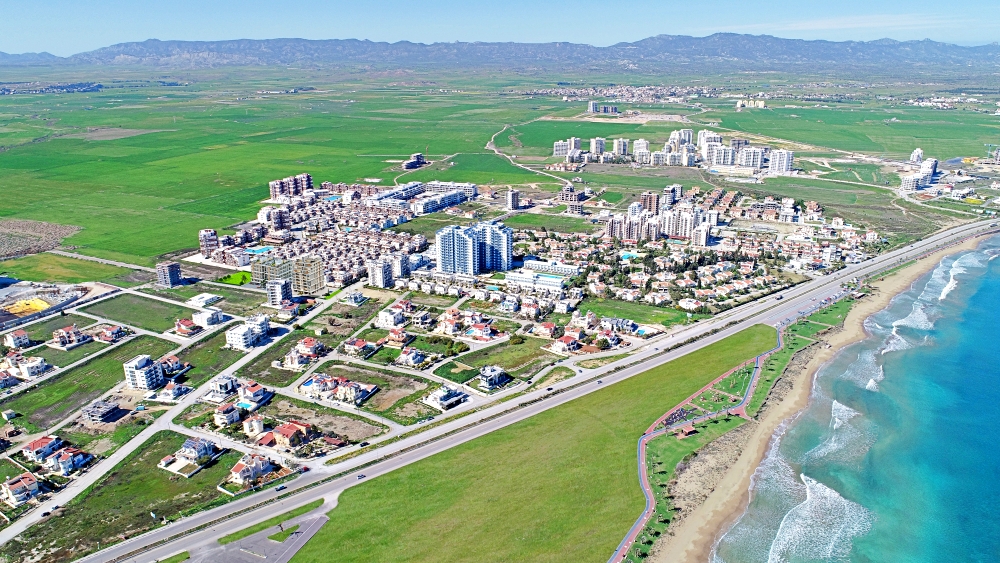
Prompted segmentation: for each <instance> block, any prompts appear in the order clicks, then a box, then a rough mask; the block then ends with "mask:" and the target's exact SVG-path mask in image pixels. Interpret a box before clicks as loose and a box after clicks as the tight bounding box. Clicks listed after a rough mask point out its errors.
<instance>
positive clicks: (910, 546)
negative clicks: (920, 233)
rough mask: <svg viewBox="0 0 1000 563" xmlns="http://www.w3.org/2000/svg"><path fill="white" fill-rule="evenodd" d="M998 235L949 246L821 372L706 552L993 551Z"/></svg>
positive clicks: (938, 558)
mask: <svg viewBox="0 0 1000 563" xmlns="http://www.w3.org/2000/svg"><path fill="white" fill-rule="evenodd" d="M998 255H1000V237H997V238H993V239H989V240H987V241H985V242H984V243H983V244H982V245H980V247H979V248H978V249H977V250H975V251H969V252H962V253H960V254H956V255H954V256H951V257H948V258H946V259H944V260H943V261H942V262H941V263H940V264H939V265H938V266H937V268H936V269H934V271H933V272H931V273H930V274H928V275H926V276H924V277H923V278H922V279H920V280H918V281H917V282H915V283H914V284H913V286H912V287H911V288H910V290H909V291H907V292H904V293H902V294H900V295H898V296H897V297H896V298H894V299H893V301H892V303H891V304H890V305H889V307H888V308H887V309H885V310H884V311H881V312H879V313H877V314H875V315H873V316H872V317H870V318H869V319H867V321H866V327H867V329H868V331H869V332H870V334H871V336H870V337H869V338H867V339H866V340H864V341H863V342H860V343H858V344H855V345H852V346H849V347H847V348H845V349H844V350H842V351H841V352H840V353H838V354H837V355H836V357H835V358H834V359H833V360H832V361H831V362H830V363H828V364H827V365H826V366H824V368H822V369H821V370H820V371H819V373H818V374H817V376H816V380H815V382H814V383H815V384H814V388H813V395H812V399H811V401H810V405H809V407H808V408H807V409H806V410H805V411H803V412H802V413H801V414H800V415H799V416H798V417H796V418H795V419H793V420H790V421H788V422H786V423H785V425H784V426H783V427H782V428H780V429H779V431H778V433H777V434H776V438H775V439H774V440H773V441H772V444H771V447H770V449H769V451H768V454H767V456H766V457H765V459H764V461H763V462H762V463H761V465H760V467H758V469H757V471H756V473H755V474H754V478H753V484H752V494H751V501H750V504H749V506H748V508H747V510H746V512H744V513H743V515H742V516H741V517H740V518H739V519H738V520H737V521H736V522H735V524H733V526H732V527H731V528H730V529H729V530H728V531H727V532H726V533H725V534H724V535H723V536H722V537H721V538H720V540H719V541H718V543H717V544H716V546H715V548H714V550H713V555H712V561H713V563H760V562H765V561H766V562H769V563H778V562H790V563H791V562H795V563H798V562H811V561H837V562H840V561H843V562H864V563H867V562H886V563H888V562H893V563H904V562H907V563H908V562H942V561H948V562H959V561H961V562H966V561H968V562H979V561H982V562H986V561H1000V506H998V501H1000V315H998V312H1000V260H994V258H995V257H996V256H998Z"/></svg>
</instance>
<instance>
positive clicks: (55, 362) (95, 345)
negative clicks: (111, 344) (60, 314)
mask: <svg viewBox="0 0 1000 563" xmlns="http://www.w3.org/2000/svg"><path fill="white" fill-rule="evenodd" d="M104 349H106V345H105V344H102V343H100V342H96V341H93V340H91V341H90V342H88V343H86V344H84V345H82V346H77V347H76V348H73V349H72V350H66V351H63V350H57V349H55V348H47V347H46V348H39V349H38V351H37V352H32V354H37V355H39V356H41V357H43V358H45V361H46V362H47V363H48V364H49V365H52V366H56V367H61V368H64V367H66V366H68V365H70V364H72V363H73V362H78V361H80V360H82V359H84V358H86V357H87V356H89V355H91V354H96V353H97V352H100V351H101V350H104Z"/></svg>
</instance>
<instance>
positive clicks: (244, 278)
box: [216, 272, 251, 285]
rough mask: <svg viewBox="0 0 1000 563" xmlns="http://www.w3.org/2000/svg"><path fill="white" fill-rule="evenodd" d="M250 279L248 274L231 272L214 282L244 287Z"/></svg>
mask: <svg viewBox="0 0 1000 563" xmlns="http://www.w3.org/2000/svg"><path fill="white" fill-rule="evenodd" d="M250 279H251V275H250V272H233V273H231V274H226V275H224V276H222V277H221V278H219V279H217V280H216V281H217V282H219V283H227V284H229V285H246V284H248V283H250Z"/></svg>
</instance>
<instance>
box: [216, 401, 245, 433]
mask: <svg viewBox="0 0 1000 563" xmlns="http://www.w3.org/2000/svg"><path fill="white" fill-rule="evenodd" d="M212 419H213V420H214V421H215V425H216V426H218V427H220V428H221V427H223V426H229V425H230V424H235V423H237V422H239V421H240V409H238V408H236V405H234V404H233V403H226V404H224V405H219V406H218V407H216V408H215V414H214V415H213V416H212Z"/></svg>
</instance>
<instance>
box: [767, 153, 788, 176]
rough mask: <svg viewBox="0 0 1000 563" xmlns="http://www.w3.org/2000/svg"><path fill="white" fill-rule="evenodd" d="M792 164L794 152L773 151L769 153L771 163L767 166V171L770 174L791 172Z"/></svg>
mask: <svg viewBox="0 0 1000 563" xmlns="http://www.w3.org/2000/svg"><path fill="white" fill-rule="evenodd" d="M794 162H795V153H794V152H792V151H788V150H785V149H778V150H774V151H771V163H770V164H769V165H768V170H769V171H770V172H771V173H772V174H781V173H784V172H791V171H792V165H793V164H794Z"/></svg>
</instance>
